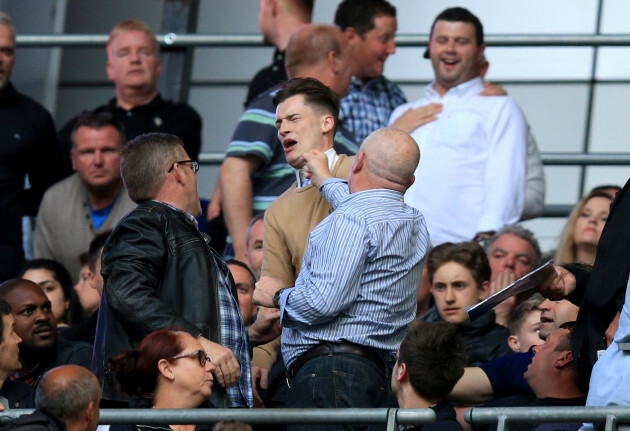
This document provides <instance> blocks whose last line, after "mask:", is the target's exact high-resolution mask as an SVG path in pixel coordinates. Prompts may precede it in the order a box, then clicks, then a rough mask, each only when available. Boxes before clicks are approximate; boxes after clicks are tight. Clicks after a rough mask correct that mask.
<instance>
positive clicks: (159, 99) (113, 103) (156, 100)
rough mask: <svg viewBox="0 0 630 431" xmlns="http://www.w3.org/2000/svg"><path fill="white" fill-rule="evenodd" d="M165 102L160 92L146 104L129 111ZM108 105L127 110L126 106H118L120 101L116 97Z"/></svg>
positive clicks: (112, 107)
mask: <svg viewBox="0 0 630 431" xmlns="http://www.w3.org/2000/svg"><path fill="white" fill-rule="evenodd" d="M163 103H164V99H162V96H161V95H160V93H158V94H157V96H155V97H154V98H153V100H151V101H150V102H149V103H147V104H144V105H138V106H134V107H133V108H131V109H129V111H133V110H135V109H138V108H144V107H153V106H159V105H161V104H163ZM107 105H108V107H109V108H110V109H122V110H123V111H127V110H126V109H125V108H122V107H120V106H118V103H117V101H116V98H115V97H113V98H112V99H111V100H110V101H109V103H108V104H107Z"/></svg>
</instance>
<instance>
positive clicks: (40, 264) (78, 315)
mask: <svg viewBox="0 0 630 431" xmlns="http://www.w3.org/2000/svg"><path fill="white" fill-rule="evenodd" d="M30 269H45V270H47V271H50V272H51V273H52V275H53V277H54V278H55V280H57V282H59V284H60V285H61V289H62V290H63V296H64V299H65V300H66V301H69V303H70V306H69V307H68V310H67V311H66V314H65V316H64V317H65V319H64V320H65V322H66V323H67V324H68V325H78V324H80V323H82V322H83V309H82V308H81V303H80V302H79V298H78V297H77V293H76V291H75V290H74V285H73V283H72V277H70V273H69V272H68V270H67V269H66V267H65V266H63V265H62V264H61V263H59V262H57V261H56V260H52V259H33V260H31V261H30V262H26V263H25V264H24V267H22V271H21V272H20V277H23V276H24V273H26V271H28V270H30Z"/></svg>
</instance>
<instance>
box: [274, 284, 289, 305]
mask: <svg viewBox="0 0 630 431" xmlns="http://www.w3.org/2000/svg"><path fill="white" fill-rule="evenodd" d="M286 289H287V288H286V287H285V288H283V289H278V291H277V292H276V293H275V294H274V295H273V305H274V306H275V307H276V308H280V295H282V292H284V291H285V290H286Z"/></svg>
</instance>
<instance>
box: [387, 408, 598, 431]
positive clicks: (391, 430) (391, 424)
mask: <svg viewBox="0 0 630 431" xmlns="http://www.w3.org/2000/svg"><path fill="white" fill-rule="evenodd" d="M397 414H398V409H388V410H387V431H398V419H397V418H396V415H397ZM606 431H608V430H606Z"/></svg>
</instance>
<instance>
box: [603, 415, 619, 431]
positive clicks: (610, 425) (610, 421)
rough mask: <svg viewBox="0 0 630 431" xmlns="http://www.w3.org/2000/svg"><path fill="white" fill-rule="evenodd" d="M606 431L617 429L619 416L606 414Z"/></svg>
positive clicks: (615, 430)
mask: <svg viewBox="0 0 630 431" xmlns="http://www.w3.org/2000/svg"><path fill="white" fill-rule="evenodd" d="M604 431H617V417H616V416H615V415H606V427H605V429H604Z"/></svg>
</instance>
